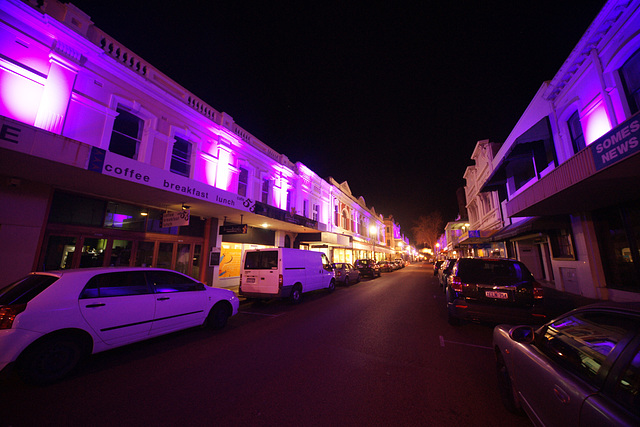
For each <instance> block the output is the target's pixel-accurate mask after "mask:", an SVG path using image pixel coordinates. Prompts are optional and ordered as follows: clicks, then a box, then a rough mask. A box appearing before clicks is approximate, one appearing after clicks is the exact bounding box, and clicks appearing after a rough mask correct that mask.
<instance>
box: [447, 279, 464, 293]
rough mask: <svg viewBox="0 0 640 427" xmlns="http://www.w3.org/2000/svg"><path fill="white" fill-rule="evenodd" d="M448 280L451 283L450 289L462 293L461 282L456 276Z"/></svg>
mask: <svg viewBox="0 0 640 427" xmlns="http://www.w3.org/2000/svg"><path fill="white" fill-rule="evenodd" d="M449 280H450V281H451V289H453V290H454V291H456V292H462V281H461V280H460V278H459V277H458V276H451V277H450V278H449Z"/></svg>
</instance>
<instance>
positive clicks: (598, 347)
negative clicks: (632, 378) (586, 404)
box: [540, 311, 635, 385]
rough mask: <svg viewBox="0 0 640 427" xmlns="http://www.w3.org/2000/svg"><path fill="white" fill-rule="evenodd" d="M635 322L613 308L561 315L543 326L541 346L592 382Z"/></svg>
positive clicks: (563, 364) (597, 382)
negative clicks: (610, 309) (613, 311)
mask: <svg viewBox="0 0 640 427" xmlns="http://www.w3.org/2000/svg"><path fill="white" fill-rule="evenodd" d="M633 328H635V322H634V321H633V320H631V319H629V318H627V317H624V316H621V315H618V314H614V313H610V312H604V311H603V312H589V313H575V314H571V315H568V316H565V317H562V318H560V319H558V320H556V321H554V322H553V323H550V324H549V325H548V326H547V327H546V328H544V334H543V337H542V339H541V342H540V349H541V350H542V351H543V352H545V353H546V354H547V355H548V356H549V357H551V358H552V359H553V360H555V361H556V362H558V363H559V364H561V365H562V366H564V367H565V368H566V369H568V370H570V371H572V372H573V373H575V374H577V375H579V376H580V377H582V378H583V379H585V380H587V381H589V382H591V383H592V384H596V385H597V384H599V383H600V382H601V380H602V379H603V376H601V375H599V374H600V373H601V369H602V368H603V367H604V366H605V361H606V359H607V356H608V355H609V354H610V353H611V351H612V350H613V349H614V348H615V346H616V345H617V344H618V342H620V340H622V339H623V338H624V337H625V336H626V335H627V334H629V332H630V331H631V330H633Z"/></svg>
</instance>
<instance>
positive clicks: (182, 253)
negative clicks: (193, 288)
mask: <svg viewBox="0 0 640 427" xmlns="http://www.w3.org/2000/svg"><path fill="white" fill-rule="evenodd" d="M190 252H191V245H189V244H185V243H180V244H178V253H177V255H176V268H175V270H176V271H179V272H180V273H184V274H188V273H189V265H190V264H191V262H190V261H191V260H190Z"/></svg>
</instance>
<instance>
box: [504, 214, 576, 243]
mask: <svg viewBox="0 0 640 427" xmlns="http://www.w3.org/2000/svg"><path fill="white" fill-rule="evenodd" d="M570 227H571V222H570V221H569V218H568V217H567V216H547V217H537V216H536V217H531V218H526V219H523V220H522V221H519V222H516V223H513V224H510V225H507V226H506V227H504V228H503V229H502V230H500V231H498V232H497V233H495V234H494V235H493V236H491V241H492V242H499V241H503V240H509V239H514V238H518V237H521V236H526V235H531V234H536V233H543V232H549V231H552V230H561V229H569V228H570Z"/></svg>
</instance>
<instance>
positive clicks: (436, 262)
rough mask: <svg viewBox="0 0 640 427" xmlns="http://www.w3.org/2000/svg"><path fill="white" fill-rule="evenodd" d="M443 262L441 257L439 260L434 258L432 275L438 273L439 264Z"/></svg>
mask: <svg viewBox="0 0 640 427" xmlns="http://www.w3.org/2000/svg"><path fill="white" fill-rule="evenodd" d="M443 262H444V260H443V259H439V260H436V261H435V262H434V263H433V275H434V276H437V275H438V270H439V269H440V266H441V265H442V263H443Z"/></svg>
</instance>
